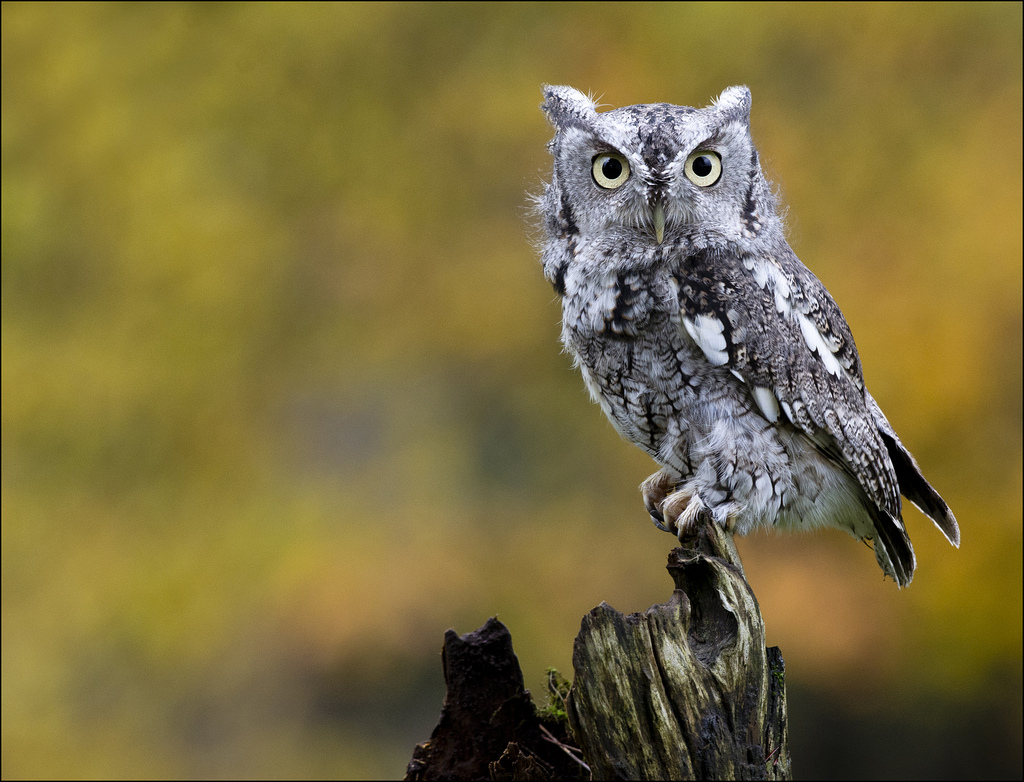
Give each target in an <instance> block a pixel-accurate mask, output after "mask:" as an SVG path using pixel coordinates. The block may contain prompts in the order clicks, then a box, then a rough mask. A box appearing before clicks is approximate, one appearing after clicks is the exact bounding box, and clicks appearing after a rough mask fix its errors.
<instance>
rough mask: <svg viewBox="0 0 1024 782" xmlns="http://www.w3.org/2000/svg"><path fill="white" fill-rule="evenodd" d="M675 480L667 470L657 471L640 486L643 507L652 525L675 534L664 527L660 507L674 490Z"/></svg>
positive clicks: (663, 516) (663, 517)
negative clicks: (648, 514)
mask: <svg viewBox="0 0 1024 782" xmlns="http://www.w3.org/2000/svg"><path fill="white" fill-rule="evenodd" d="M677 480H678V479H677V478H676V476H675V475H673V474H672V473H670V472H668V470H658V471H657V472H656V473H654V475H652V476H651V477H649V478H648V479H647V480H645V481H644V482H643V483H641V484H640V491H641V492H643V495H644V507H646V508H647V512H648V513H650V514H651V521H653V522H654V525H655V526H656V527H657V528H658V529H660V530H662V531H664V532H672V533H675V529H670V528H669V527H666V526H665V515H664V513H663V512H662V505H663V504H664V502H665V498H666V497H668V496H669V495H670V494H671V493H672V492H674V491H675V490H676V485H677Z"/></svg>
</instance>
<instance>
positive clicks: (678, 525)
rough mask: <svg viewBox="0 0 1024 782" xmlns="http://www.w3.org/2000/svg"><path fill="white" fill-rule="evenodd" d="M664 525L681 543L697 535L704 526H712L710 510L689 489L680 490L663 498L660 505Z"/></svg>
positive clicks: (697, 495) (712, 519) (698, 496)
mask: <svg viewBox="0 0 1024 782" xmlns="http://www.w3.org/2000/svg"><path fill="white" fill-rule="evenodd" d="M661 513H662V516H664V524H665V527H666V529H667V530H668V531H669V532H673V533H675V536H676V537H677V538H679V540H680V541H683V540H685V539H687V538H691V537H693V536H694V535H696V534H697V532H698V531H699V530H700V528H701V527H702V526H703V525H706V524H713V523H714V517H713V516H712V515H711V510H710V508H708V506H707V505H705V504H704V500H702V499H701V498H700V495H699V494H697V493H696V492H695V491H692V490H690V489H686V488H683V489H680V490H679V491H676V492H673V493H672V494H670V495H668V497H666V498H665V501H664V502H663V503H662V504H661Z"/></svg>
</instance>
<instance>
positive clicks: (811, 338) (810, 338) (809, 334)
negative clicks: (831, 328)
mask: <svg viewBox="0 0 1024 782" xmlns="http://www.w3.org/2000/svg"><path fill="white" fill-rule="evenodd" d="M796 321H797V323H799V324H800V333H801V334H803V335H804V342H806V343H807V347H809V348H810V349H811V352H813V353H817V354H818V358H820V359H821V362H822V363H823V364H824V365H825V369H827V370H828V371H829V372H830V373H831V374H833V375H835V376H836V377H839V376H840V375H841V374H842V371H843V368H842V366H840V364H839V362H838V361H836V357H835V356H834V355H832V351H831V350H830V349H829V346H828V343H827V342H826V341H825V338H824V337H822V336H821V333H820V332H819V331H818V328H817V327H816V326H815V325H814V323H813V322H812V321H811V319H810V318H808V317H807V316H806V315H804V314H803V313H801V312H798V313H796Z"/></svg>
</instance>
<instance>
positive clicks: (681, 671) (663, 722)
mask: <svg viewBox="0 0 1024 782" xmlns="http://www.w3.org/2000/svg"><path fill="white" fill-rule="evenodd" d="M691 545H692V548H688V549H687V548H677V549H675V550H673V551H672V553H671V554H670V555H669V562H668V570H669V572H670V573H671V574H672V579H673V580H674V581H675V585H676V589H675V592H674V593H673V595H672V598H671V599H670V600H669V601H668V602H667V603H663V604H661V605H656V606H653V607H651V608H650V609H648V610H647V611H646V612H644V613H641V614H630V615H629V616H624V615H622V614H620V613H619V612H618V611H616V610H614V609H613V608H611V607H610V606H608V605H606V604H604V603H602V604H601V605H600V606H598V607H597V608H595V609H594V610H593V611H591V612H590V613H589V614H587V616H585V617H584V618H583V626H582V628H581V629H580V633H579V635H577V636H576V643H575V646H574V648H573V659H572V663H573V670H574V672H575V680H574V682H573V686H572V690H571V691H570V693H569V699H568V700H569V702H568V712H569V720H570V723H571V724H572V727H573V732H574V734H575V737H576V741H577V742H578V743H579V746H580V747H581V748H582V750H583V755H584V758H585V759H586V761H587V763H588V764H589V765H590V767H591V769H592V770H593V774H594V779H788V778H789V776H790V760H789V748H788V732H787V720H786V689H785V678H784V677H785V666H784V663H783V660H782V655H781V654H780V652H779V650H778V647H773V648H771V649H766V648H765V645H764V622H763V621H762V619H761V612H760V609H759V608H758V605H757V599H756V598H755V597H754V593H753V592H752V591H751V589H750V586H749V585H748V584H747V582H746V580H745V579H744V577H743V570H742V567H741V565H740V561H739V557H738V555H737V554H736V549H735V547H734V546H733V544H732V540H731V537H730V536H729V535H728V534H727V533H724V532H722V531H721V530H720V529H718V528H717V527H714V528H711V529H708V530H706V531H702V533H701V537H699V538H697V539H696V540H694V541H692V544H691Z"/></svg>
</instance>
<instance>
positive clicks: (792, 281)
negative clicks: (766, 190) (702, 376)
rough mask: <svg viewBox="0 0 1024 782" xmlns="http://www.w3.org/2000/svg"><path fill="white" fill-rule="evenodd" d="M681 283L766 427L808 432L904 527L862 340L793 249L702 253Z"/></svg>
mask: <svg viewBox="0 0 1024 782" xmlns="http://www.w3.org/2000/svg"><path fill="white" fill-rule="evenodd" d="M674 276H675V279H676V282H677V283H678V285H679V305H680V310H681V317H682V325H683V328H684V329H685V330H686V332H687V333H688V334H689V335H690V337H691V338H692V339H693V340H694V342H696V344H697V345H698V346H699V347H700V348H701V350H702V351H703V353H704V355H705V357H706V358H707V359H708V361H709V362H711V363H712V364H715V365H717V366H723V367H726V368H728V369H729V370H731V371H732V373H733V374H734V375H735V376H737V378H738V379H740V380H741V381H742V382H743V383H744V385H745V386H746V388H747V389H748V390H749V392H750V394H751V395H752V397H753V399H754V401H755V403H756V404H757V407H758V408H759V409H760V411H761V413H762V414H763V415H764V416H765V418H767V419H768V420H769V421H771V422H773V423H774V422H776V421H778V420H779V418H780V416H784V417H785V418H786V419H788V420H789V421H790V422H792V423H793V424H794V425H796V426H797V427H799V428H800V429H801V430H802V431H803V432H804V433H805V434H806V435H807V436H808V437H809V438H810V439H811V441H812V442H814V443H815V445H816V446H817V447H818V448H819V449H820V450H821V451H822V452H823V453H825V454H826V455H827V456H829V457H830V458H831V459H832V460H833V461H835V462H836V463H837V464H839V465H840V466H841V467H842V468H843V469H845V470H846V471H847V472H848V473H850V474H851V475H852V476H854V477H855V478H856V480H857V482H858V483H859V484H860V486H861V487H862V488H863V489H864V492H865V493H866V494H867V496H868V497H869V498H870V499H871V500H872V501H873V502H874V504H875V505H876V507H877V509H878V510H880V511H883V512H884V513H885V514H886V515H887V516H889V517H892V518H893V519H899V518H900V498H899V493H900V492H899V484H898V482H897V478H896V473H895V470H894V468H893V465H892V463H891V461H890V459H889V454H888V450H887V448H886V444H885V442H884V441H883V439H882V437H881V435H880V433H879V429H878V426H877V424H876V422H875V420H874V415H873V411H872V409H871V408H870V406H869V404H868V402H867V398H866V391H865V388H864V377H863V374H862V370H861V364H860V358H859V357H858V355H857V348H856V346H855V345H854V341H853V335H852V334H851V333H850V328H849V326H848V325H847V324H846V320H845V318H844V317H843V314H842V312H840V310H839V307H838V305H836V303H835V301H833V299H832V297H831V296H830V295H829V293H828V291H826V290H825V287H824V286H823V285H822V284H821V282H819V281H818V279H817V278H816V277H815V276H814V275H813V274H812V273H811V272H810V271H809V270H808V269H807V268H806V267H805V266H804V265H803V264H802V263H800V261H799V260H798V259H797V257H796V256H795V255H794V254H793V252H792V250H790V249H789V248H788V247H784V248H782V249H781V250H780V252H779V253H777V255H775V256H768V255H764V254H743V255H736V254H733V253H730V252H726V251H725V250H718V249H708V250H703V251H699V252H697V253H695V254H693V255H691V256H688V257H687V258H686V259H685V260H684V262H683V263H682V264H681V265H680V267H679V270H678V271H677V272H676V274H675V275H674ZM900 526H902V525H900ZM880 534H881V531H880ZM903 536H904V537H905V533H904V535H903ZM908 546H909V542H908ZM898 547H899V546H898ZM911 557H912V554H911Z"/></svg>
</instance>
